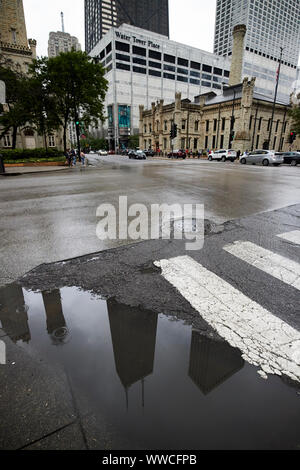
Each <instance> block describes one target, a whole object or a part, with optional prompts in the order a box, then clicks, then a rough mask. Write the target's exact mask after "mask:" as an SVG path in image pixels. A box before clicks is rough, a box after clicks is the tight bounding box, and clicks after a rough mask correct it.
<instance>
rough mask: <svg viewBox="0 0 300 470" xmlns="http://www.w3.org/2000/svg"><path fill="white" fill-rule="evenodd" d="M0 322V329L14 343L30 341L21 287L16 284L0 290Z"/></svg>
mask: <svg viewBox="0 0 300 470" xmlns="http://www.w3.org/2000/svg"><path fill="white" fill-rule="evenodd" d="M0 321H1V325H2V329H3V330H4V331H5V333H6V334H7V335H8V336H9V337H10V339H11V340H12V341H13V342H14V343H16V342H17V341H19V340H22V341H23V342H26V343H28V342H29V341H30V339H31V335H30V329H29V325H28V315H27V309H26V305H25V301H24V295H23V291H22V287H21V286H19V285H17V284H10V285H9V286H6V287H2V288H1V289H0Z"/></svg>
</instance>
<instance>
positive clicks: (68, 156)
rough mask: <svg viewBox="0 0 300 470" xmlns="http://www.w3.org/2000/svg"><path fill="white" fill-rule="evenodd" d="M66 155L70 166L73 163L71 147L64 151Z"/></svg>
mask: <svg viewBox="0 0 300 470" xmlns="http://www.w3.org/2000/svg"><path fill="white" fill-rule="evenodd" d="M64 156H65V157H66V163H67V165H68V166H69V167H70V166H71V164H72V155H71V153H70V149H67V150H66V151H65V152H64Z"/></svg>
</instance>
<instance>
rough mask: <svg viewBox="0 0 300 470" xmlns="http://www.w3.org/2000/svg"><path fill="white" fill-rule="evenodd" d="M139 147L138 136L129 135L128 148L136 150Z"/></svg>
mask: <svg viewBox="0 0 300 470" xmlns="http://www.w3.org/2000/svg"><path fill="white" fill-rule="evenodd" d="M138 146H139V136H138V135H131V136H130V137H129V147H130V148H137V147H138Z"/></svg>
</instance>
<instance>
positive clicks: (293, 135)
mask: <svg viewBox="0 0 300 470" xmlns="http://www.w3.org/2000/svg"><path fill="white" fill-rule="evenodd" d="M296 137H297V135H296V132H291V133H290V138H289V143H290V144H292V143H293V142H294V140H296Z"/></svg>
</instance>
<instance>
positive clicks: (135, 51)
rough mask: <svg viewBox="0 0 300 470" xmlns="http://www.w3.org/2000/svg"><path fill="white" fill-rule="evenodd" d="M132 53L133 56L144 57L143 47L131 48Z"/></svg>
mask: <svg viewBox="0 0 300 470" xmlns="http://www.w3.org/2000/svg"><path fill="white" fill-rule="evenodd" d="M132 53H133V54H137V55H142V56H144V57H146V55H147V54H146V49H144V48H143V47H138V46H133V47H132Z"/></svg>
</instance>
